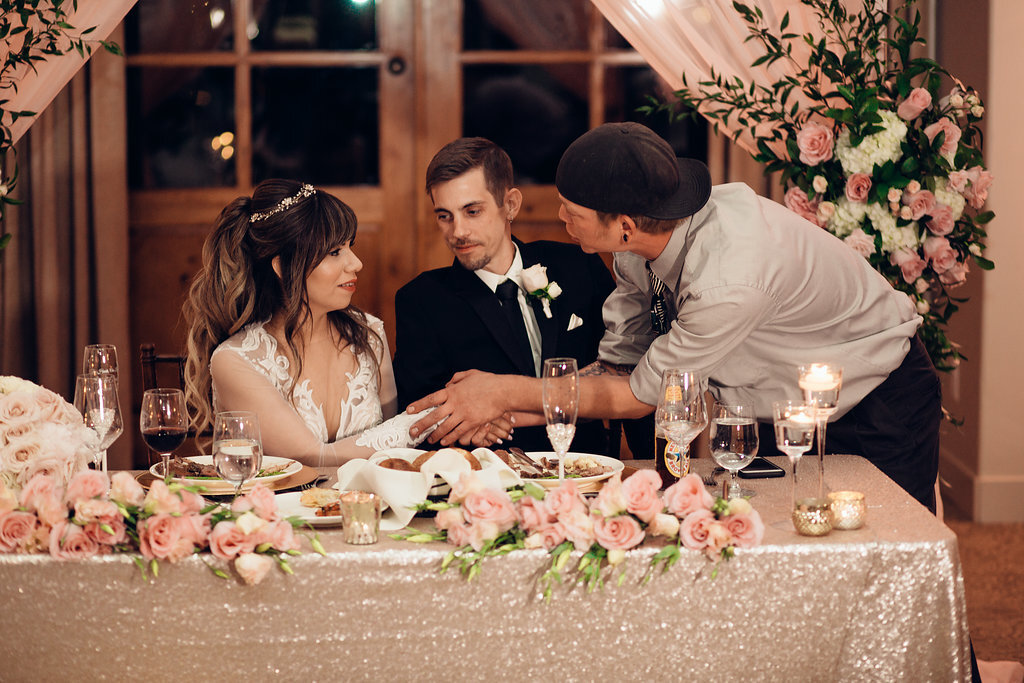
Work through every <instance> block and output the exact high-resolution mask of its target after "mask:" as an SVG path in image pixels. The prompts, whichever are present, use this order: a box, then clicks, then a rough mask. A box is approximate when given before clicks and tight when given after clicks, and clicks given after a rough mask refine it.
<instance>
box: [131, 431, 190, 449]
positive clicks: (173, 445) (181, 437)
mask: <svg viewBox="0 0 1024 683" xmlns="http://www.w3.org/2000/svg"><path fill="white" fill-rule="evenodd" d="M187 435H188V430H187V429H184V428H182V427H153V428H150V429H144V430H142V439H143V441H145V442H146V445H147V446H149V447H150V448H152V449H153V450H154V451H156V452H157V453H173V452H174V451H176V450H177V449H178V447H179V446H180V445H181V444H183V443H185V437H186V436H187Z"/></svg>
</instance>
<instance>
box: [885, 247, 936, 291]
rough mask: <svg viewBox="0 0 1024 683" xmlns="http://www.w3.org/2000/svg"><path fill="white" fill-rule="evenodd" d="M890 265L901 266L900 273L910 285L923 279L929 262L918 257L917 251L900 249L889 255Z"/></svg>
mask: <svg viewBox="0 0 1024 683" xmlns="http://www.w3.org/2000/svg"><path fill="white" fill-rule="evenodd" d="M889 263H891V264H892V265H894V266H899V268H900V272H901V273H902V274H903V281H904V282H906V283H907V284H908V285H909V284H911V283H913V282H914V280H916V279H917V278H919V277H921V273H923V272H924V269H925V266H927V265H928V264H927V262H925V261H924V260H923V259H922V258H921V257H920V256H918V255H917V252H916V251H913V250H911V249H907V248H903V249H899V250H898V251H894V252H893V253H891V254H889Z"/></svg>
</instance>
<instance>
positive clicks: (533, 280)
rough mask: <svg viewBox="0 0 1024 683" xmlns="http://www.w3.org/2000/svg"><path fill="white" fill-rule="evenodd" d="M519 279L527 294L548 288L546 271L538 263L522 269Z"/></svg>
mask: <svg viewBox="0 0 1024 683" xmlns="http://www.w3.org/2000/svg"><path fill="white" fill-rule="evenodd" d="M520 277H521V278H522V280H523V288H524V289H526V291H527V292H536V291H537V290H538V289H544V288H545V287H547V286H548V269H547V268H545V267H544V266H542V265H540V264H539V263H538V264H535V265H532V266H530V267H529V268H523V272H522V274H521V275H520Z"/></svg>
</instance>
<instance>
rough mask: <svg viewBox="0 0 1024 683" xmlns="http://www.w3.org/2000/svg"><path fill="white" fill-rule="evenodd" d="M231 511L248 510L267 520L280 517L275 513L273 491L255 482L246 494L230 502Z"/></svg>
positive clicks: (270, 520)
mask: <svg viewBox="0 0 1024 683" xmlns="http://www.w3.org/2000/svg"><path fill="white" fill-rule="evenodd" d="M231 510H232V511H233V512H249V511H250V510H251V511H252V512H254V513H256V515H258V516H259V517H262V518H263V519H265V520H267V521H268V522H276V521H277V520H278V519H280V515H278V514H277V499H276V498H274V493H273V492H272V491H271V490H270V489H268V488H267V487H266V486H264V485H263V484H256V485H255V486H253V487H252V490H250V491H249V492H248V493H247V494H245V495H244V496H240V497H239V498H236V499H235V501H234V502H233V503H232V504H231Z"/></svg>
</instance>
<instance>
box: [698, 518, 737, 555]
mask: <svg viewBox="0 0 1024 683" xmlns="http://www.w3.org/2000/svg"><path fill="white" fill-rule="evenodd" d="M707 531H708V539H707V547H706V548H705V549H704V552H706V553H707V555H708V557H710V558H711V559H715V558H716V556H717V555H719V554H721V552H722V551H723V550H724V549H726V548H728V547H729V546H730V545H732V534H730V533H729V530H728V529H727V528H726V527H725V524H723V523H722V522H719V521H715V522H711V523H710V524H708V527H707Z"/></svg>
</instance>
